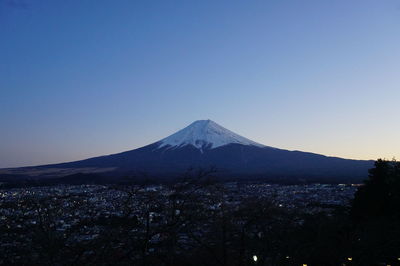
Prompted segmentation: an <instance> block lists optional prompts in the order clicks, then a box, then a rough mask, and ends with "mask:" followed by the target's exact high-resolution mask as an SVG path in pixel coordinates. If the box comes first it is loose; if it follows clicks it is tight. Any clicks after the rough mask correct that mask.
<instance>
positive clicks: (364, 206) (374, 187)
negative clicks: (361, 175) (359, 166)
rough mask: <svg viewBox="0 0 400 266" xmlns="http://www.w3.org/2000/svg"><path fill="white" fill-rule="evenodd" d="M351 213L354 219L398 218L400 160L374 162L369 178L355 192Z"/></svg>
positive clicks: (399, 208) (399, 205)
mask: <svg viewBox="0 0 400 266" xmlns="http://www.w3.org/2000/svg"><path fill="white" fill-rule="evenodd" d="M351 213H352V216H353V218H354V219H356V220H369V219H373V218H383V217H390V218H397V219H399V218H400V162H398V161H396V160H392V161H388V160H382V159H379V160H377V161H376V162H375V167H374V168H372V169H370V170H369V179H368V180H366V181H365V184H364V185H363V186H362V187H360V188H359V189H358V191H357V192H356V194H355V197H354V201H353V206H352V212H351Z"/></svg>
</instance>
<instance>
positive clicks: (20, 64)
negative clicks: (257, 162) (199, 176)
mask: <svg viewBox="0 0 400 266" xmlns="http://www.w3.org/2000/svg"><path fill="white" fill-rule="evenodd" d="M0 92H1V94H0V167H15V166H25V165H35V164H45V163H56V162H64V161H72V160H78V159H84V158H87V157H91V156H97V155H103V154H111V153H116V152H120V151H125V150H130V149H133V148H137V147H140V146H143V145H146V144H149V143H152V142H154V141H157V140H159V139H160V138H163V137H165V136H167V135H169V134H171V133H173V132H175V131H176V130H178V129H180V128H182V127H184V126H186V125H187V124H189V123H191V122H192V121H194V120H197V119H212V120H214V121H216V122H217V123H219V124H221V125H223V126H225V127H226V128H228V129H231V130H233V131H235V132H236V133H238V134H241V135H243V136H245V137H248V138H250V139H253V140H255V141H257V142H260V143H263V144H266V145H270V146H275V147H279V148H285V149H290V150H303V151H311V152H316V153H321V154H325V155H334V156H340V157H345V158H359V159H376V158H378V157H385V158H392V157H393V156H396V157H397V158H399V159H400V121H399V120H400V116H399V115H400V1H398V0H351V1H349V0H302V1H298V0H292V1H289V0H287V1H285V0H263V1H244V0H243V1H232V0H229V1H228V0H227V1H215V0H210V1H205V0H202V1H184V0H182V1H165V0H160V1H130V0H126V1H123V0H121V1H111V0H108V1H105V0H104V1H103V0H96V1H95V0H92V1H89V0H82V1H78V0H76V1H66V0H59V1H58V0H43V1H34V0H18V1H17V0H14V1H11V0H0Z"/></svg>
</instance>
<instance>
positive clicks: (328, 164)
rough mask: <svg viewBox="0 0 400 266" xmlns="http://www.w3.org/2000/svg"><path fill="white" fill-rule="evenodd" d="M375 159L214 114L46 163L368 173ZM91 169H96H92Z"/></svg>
mask: <svg viewBox="0 0 400 266" xmlns="http://www.w3.org/2000/svg"><path fill="white" fill-rule="evenodd" d="M372 164H373V162H372V161H358V160H347V159H341V158H336V157H327V156H323V155H319V154H313V153H307V152H300V151H288V150H282V149H277V148H272V147H268V146H264V145H262V144H259V143H257V142H254V141H251V140H249V139H247V138H244V137H242V136H240V135H237V134H236V133H234V132H232V131H229V130H228V129H225V128H223V127H222V126H220V125H218V124H217V123H215V122H213V121H211V120H199V121H195V122H194V123H192V124H191V125H189V126H188V127H186V128H184V129H182V130H180V131H178V132H177V133H175V134H172V135H171V136H168V137H166V138H164V139H161V140H160V141H157V142H155V143H153V144H150V145H147V146H144V147H142V148H139V149H135V150H131V151H127V152H122V153H118V154H112V155H108V156H101V157H95V158H90V159H86V160H81V161H76V162H70V163H62V164H54V165H45V166H40V167H38V168H40V169H74V171H76V169H97V170H98V169H108V171H109V173H110V174H127V173H138V172H140V173H147V174H149V175H154V176H168V175H175V174H179V173H182V172H184V171H186V170H187V169H188V168H190V167H195V168H197V167H201V168H208V167H210V166H215V167H216V168H217V169H218V170H219V171H220V174H221V175H224V176H232V177H237V176H251V175H257V176H264V177H284V178H286V177H297V178H300V177H301V178H310V177H313V178H314V177H315V178H320V179H326V178H341V179H343V178H352V179H363V178H365V177H366V176H367V170H368V169H369V168H371V167H372ZM86 171H89V172H90V170H86Z"/></svg>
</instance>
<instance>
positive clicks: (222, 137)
mask: <svg viewBox="0 0 400 266" xmlns="http://www.w3.org/2000/svg"><path fill="white" fill-rule="evenodd" d="M160 143H161V144H160V145H159V148H162V147H165V146H169V147H170V148H177V147H182V146H185V145H193V146H194V147H196V148H198V149H200V150H202V149H203V148H210V149H214V148H217V147H220V146H224V145H227V144H232V143H234V144H242V145H251V146H257V147H265V146H264V145H262V144H260V143H257V142H254V141H252V140H249V139H247V138H245V137H242V136H239V135H238V134H236V133H234V132H232V131H230V130H228V129H226V128H224V127H222V126H220V125H218V124H217V123H215V122H214V121H211V120H198V121H195V122H193V123H192V124H190V125H189V126H187V127H185V128H184V129H181V130H179V131H178V132H176V133H175V134H172V135H171V136H169V137H166V138H164V139H162V140H160Z"/></svg>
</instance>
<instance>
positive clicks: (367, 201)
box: [0, 160, 400, 266]
mask: <svg viewBox="0 0 400 266" xmlns="http://www.w3.org/2000/svg"><path fill="white" fill-rule="evenodd" d="M213 173H214V172H213V171H198V172H193V171H191V172H188V173H187V174H185V175H184V176H183V177H182V179H181V180H180V182H175V183H169V184H166V186H168V191H169V193H160V192H157V191H153V190H147V189H146V185H145V184H142V185H139V186H138V185H136V186H130V185H127V184H117V185H112V189H114V190H117V191H119V192H120V193H121V197H120V200H117V201H115V202H113V203H112V204H113V205H115V208H116V209H118V210H120V215H118V216H104V215H102V216H98V215H94V214H93V215H89V216H85V217H86V218H82V219H81V220H80V221H79V222H78V223H76V224H74V225H73V226H71V227H70V228H68V229H67V230H65V231H58V230H56V224H57V218H58V217H59V216H60V215H61V214H62V213H63V212H71V213H73V212H74V211H76V210H77V209H82V208H83V206H85V209H86V210H87V211H88V212H90V211H91V210H92V208H91V206H90V202H82V201H79V199H70V202H71V204H70V205H69V206H68V207H65V206H62V205H61V202H62V201H61V199H60V198H53V199H50V200H49V199H39V198H38V199H29V200H26V202H24V203H23V204H21V203H18V204H20V205H19V206H15V208H16V209H18V210H20V211H22V212H26V213H31V214H32V215H34V217H35V219H36V221H37V223H35V224H32V225H31V226H29V227H28V228H21V229H19V230H16V231H15V230H14V231H11V230H9V229H8V228H7V226H6V224H5V223H4V222H1V223H0V237H1V238H2V239H4V238H18V237H19V238H23V239H24V243H25V244H24V245H21V246H10V247H2V252H3V253H2V254H1V255H0V256H1V261H2V263H3V264H5V265H11V264H16V261H17V264H22V265H111V264H113V265H171V266H172V265H174V266H175V265H176V266H179V265H221V266H226V265H303V264H307V265H318V266H319V265H399V264H400V163H399V162H396V161H385V160H378V161H377V162H376V163H375V168H373V169H371V170H370V172H369V173H370V175H369V179H368V180H367V181H366V182H365V185H364V186H361V187H360V188H359V190H358V191H357V193H356V195H355V198H354V201H353V202H352V204H351V206H342V207H340V206H338V207H336V209H335V210H334V211H333V212H331V213H328V214H327V213H313V214H307V213H302V212H298V211H293V210H286V209H284V208H279V207H278V206H276V204H275V203H274V201H273V199H271V200H259V198H257V195H249V196H248V197H246V198H245V199H243V200H242V201H240V202H232V201H230V199H229V195H227V194H226V193H225V191H224V188H223V186H221V184H220V183H218V182H215V179H214V178H213ZM21 206H23V207H21ZM21 208H22V209H21ZM87 228H92V230H94V232H93V233H92V235H95V237H92V238H88V239H80V238H79V237H78V236H80V235H81V234H80V233H79V232H82V231H83V230H89V229H87ZM253 256H257V261H255V260H254V257H253ZM16 257H18V260H16Z"/></svg>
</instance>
